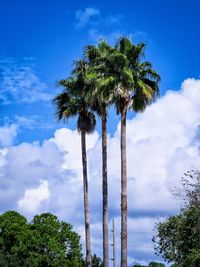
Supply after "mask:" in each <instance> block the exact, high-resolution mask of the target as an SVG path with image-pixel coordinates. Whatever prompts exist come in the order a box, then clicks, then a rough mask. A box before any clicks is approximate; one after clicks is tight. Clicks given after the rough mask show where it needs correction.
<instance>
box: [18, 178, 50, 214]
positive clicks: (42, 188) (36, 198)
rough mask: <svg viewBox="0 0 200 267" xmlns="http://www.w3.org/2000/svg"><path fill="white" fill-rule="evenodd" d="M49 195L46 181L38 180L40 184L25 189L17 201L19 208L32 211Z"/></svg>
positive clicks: (36, 209)
mask: <svg viewBox="0 0 200 267" xmlns="http://www.w3.org/2000/svg"><path fill="white" fill-rule="evenodd" d="M49 197H50V192H49V186H48V181H45V180H40V185H39V186H38V187H36V188H32V189H26V190H25V193H24V197H23V198H22V199H20V200H19V201H18V206H19V209H20V210H22V211H24V212H29V213H34V212H36V211H38V208H39V207H40V205H41V204H42V202H43V201H44V200H48V199H49Z"/></svg>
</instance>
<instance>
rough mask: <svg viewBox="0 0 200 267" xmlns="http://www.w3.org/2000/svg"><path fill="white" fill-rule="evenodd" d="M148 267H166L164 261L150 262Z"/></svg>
mask: <svg viewBox="0 0 200 267" xmlns="http://www.w3.org/2000/svg"><path fill="white" fill-rule="evenodd" d="M148 267H165V264H164V263H159V262H153V261H152V262H150V263H149V265H148Z"/></svg>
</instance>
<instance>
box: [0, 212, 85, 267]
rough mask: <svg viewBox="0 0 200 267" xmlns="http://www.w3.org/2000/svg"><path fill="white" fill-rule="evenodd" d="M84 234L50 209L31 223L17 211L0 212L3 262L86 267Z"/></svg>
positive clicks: (5, 266) (6, 266)
mask: <svg viewBox="0 0 200 267" xmlns="http://www.w3.org/2000/svg"><path fill="white" fill-rule="evenodd" d="M82 264H83V260H82V253H81V245H80V237H79V235H78V234H77V233H75V232H74V231H73V230H72V226H71V225H70V224H68V223H65V222H63V221H59V220H58V218H57V217H56V216H54V215H52V214H50V213H43V214H41V215H36V216H35V217H34V218H33V220H32V221H31V222H30V223H29V222H27V220H26V218H25V217H24V216H22V215H20V214H19V213H17V212H15V211H8V212H6V213H4V214H2V215H1V216H0V266H2V267H36V266H37V267H38V266H41V267H60V266H63V267H82Z"/></svg>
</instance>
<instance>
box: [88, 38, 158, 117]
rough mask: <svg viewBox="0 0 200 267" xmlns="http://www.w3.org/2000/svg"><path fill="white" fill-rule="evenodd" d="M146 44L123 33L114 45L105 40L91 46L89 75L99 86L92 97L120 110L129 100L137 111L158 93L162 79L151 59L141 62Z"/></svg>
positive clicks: (143, 107) (95, 85) (89, 48)
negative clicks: (135, 40) (134, 40)
mask: <svg viewBox="0 0 200 267" xmlns="http://www.w3.org/2000/svg"><path fill="white" fill-rule="evenodd" d="M144 47H145V45H144V44H143V43H139V44H137V45H135V44H133V43H132V42H131V40H130V39H128V38H126V37H121V38H120V40H119V42H117V43H116V45H115V46H114V47H112V46H109V45H108V44H107V43H106V42H105V41H101V42H100V43H99V44H98V45H97V46H91V45H90V46H87V47H86V49H85V59H86V61H87V62H88V65H89V68H88V71H87V78H88V80H89V81H90V82H92V83H93V84H94V87H95V90H93V92H92V98H98V100H99V101H100V102H101V103H104V104H105V105H106V106H107V105H110V104H113V103H114V104H115V105H116V108H117V112H118V113H121V112H122V110H123V107H124V105H127V103H128V108H131V109H133V110H134V111H142V110H144V109H145V107H146V106H147V105H148V104H150V103H151V102H152V100H153V99H154V97H155V96H156V95H157V94H158V91H159V90H158V83H159V80H160V76H159V75H158V74H157V73H156V71H155V70H153V69H152V65H151V63H150V62H148V61H145V62H141V58H142V56H143V54H144Z"/></svg>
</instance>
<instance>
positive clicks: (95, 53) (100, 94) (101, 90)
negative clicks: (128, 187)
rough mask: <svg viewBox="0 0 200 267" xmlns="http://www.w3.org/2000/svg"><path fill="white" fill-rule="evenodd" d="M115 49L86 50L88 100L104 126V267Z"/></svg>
mask: <svg viewBox="0 0 200 267" xmlns="http://www.w3.org/2000/svg"><path fill="white" fill-rule="evenodd" d="M112 51H113V48H112V47H111V46H110V45H108V44H107V43H106V42H105V41H101V42H100V43H99V44H98V46H97V47H96V46H94V45H88V46H86V48H85V58H86V60H87V62H88V66H89V69H88V72H87V79H88V80H89V81H90V83H91V84H92V85H93V86H92V87H91V89H92V90H90V91H89V94H88V99H89V102H90V103H91V105H92V106H93V109H94V110H95V111H96V112H97V113H98V115H99V116H100V117H101V122H102V123H101V124H102V195H103V197H102V202H103V203H102V211H103V214H102V215H103V266H104V267H108V266H109V255H108V175H107V109H108V107H109V106H110V105H111V104H112V100H113V97H112V95H111V94H110V90H109V89H110V80H109V77H108V79H107V80H106V79H104V77H105V75H106V71H107V70H108V69H106V65H105V61H106V60H107V57H108V56H109V55H110V53H111V52H112Z"/></svg>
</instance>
